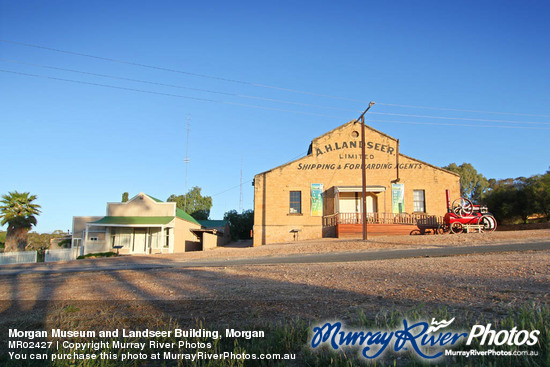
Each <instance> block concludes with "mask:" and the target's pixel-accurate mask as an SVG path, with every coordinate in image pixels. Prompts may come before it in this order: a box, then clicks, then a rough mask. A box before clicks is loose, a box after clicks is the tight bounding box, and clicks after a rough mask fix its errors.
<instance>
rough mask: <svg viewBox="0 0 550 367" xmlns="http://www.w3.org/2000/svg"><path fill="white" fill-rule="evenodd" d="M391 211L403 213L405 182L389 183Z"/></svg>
mask: <svg viewBox="0 0 550 367" xmlns="http://www.w3.org/2000/svg"><path fill="white" fill-rule="evenodd" d="M391 199H392V212H393V213H403V212H404V211H405V184H392V185H391Z"/></svg>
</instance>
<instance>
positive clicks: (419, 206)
mask: <svg viewBox="0 0 550 367" xmlns="http://www.w3.org/2000/svg"><path fill="white" fill-rule="evenodd" d="M413 200H414V211H415V212H421V213H425V212H426V199H425V195H424V190H414V191H413Z"/></svg>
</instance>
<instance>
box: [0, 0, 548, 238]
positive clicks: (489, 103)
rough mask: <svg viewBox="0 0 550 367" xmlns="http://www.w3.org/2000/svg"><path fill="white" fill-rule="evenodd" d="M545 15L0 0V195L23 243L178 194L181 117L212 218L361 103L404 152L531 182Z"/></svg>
mask: <svg viewBox="0 0 550 367" xmlns="http://www.w3.org/2000/svg"><path fill="white" fill-rule="evenodd" d="M549 11H550V4H549V3H547V2H542V1H539V2H535V1H524V2H506V1H484V2H442V1H421V2H410V1H392V2H369V1H357V2H354V1H347V2H346V1H344V2H334V1H326V2H323V1H315V2H295V1H293V2H290V1H277V2H258V1H250V2H248V1H239V2H213V1H208V2H201V3H200V4H199V2H196V1H192V2H191V1H189V2H185V1H157V2H140V1H132V2H130V1H117V2H113V1H109V2H107V1H94V2H84V1H49V2H44V1H19V2H14V1H5V0H0V39H1V40H3V41H1V42H0V59H1V60H0V70H2V72H0V108H1V111H2V117H1V119H0V121H1V122H0V123H1V131H2V138H3V139H2V144H1V145H0V154H1V156H2V157H3V160H2V169H3V172H2V177H3V178H2V180H1V181H0V193H2V194H3V193H7V192H8V191H13V190H18V191H29V192H31V193H33V194H36V195H38V203H39V204H40V205H42V208H43V213H42V215H41V216H40V217H39V219H38V226H37V228H36V230H38V231H39V232H49V231H52V230H55V229H62V230H67V229H70V227H71V220H72V216H73V215H104V213H105V207H106V202H110V201H119V200H120V198H121V195H122V193H123V192H125V191H128V192H129V193H130V195H131V196H133V195H135V194H137V193H138V192H140V191H143V192H146V193H148V194H150V195H152V196H155V197H157V198H159V199H166V198H167V197H168V196H169V195H170V194H173V193H174V194H183V193H184V192H185V181H186V180H185V164H184V162H183V159H184V158H185V152H186V124H187V116H189V118H190V124H191V128H190V129H191V130H190V143H189V157H190V160H191V161H190V163H189V166H188V176H187V177H188V178H187V182H188V184H187V186H188V188H191V187H192V186H200V187H202V190H203V193H204V194H207V195H212V196H213V201H214V207H213V209H212V212H211V218H214V219H219V218H221V217H222V216H223V213H224V212H226V211H228V210H231V209H238V208H239V183H240V171H241V162H242V171H243V181H244V183H243V207H244V209H250V208H252V206H253V188H252V186H251V184H250V180H251V179H252V178H253V176H254V175H255V174H257V173H260V172H262V171H265V170H268V169H270V168H273V167H275V166H278V165H280V164H283V163H285V162H287V161H289V160H292V159H295V158H297V157H299V156H300V155H304V154H305V153H306V151H307V148H308V145H309V143H310V141H311V140H312V139H313V138H315V137H317V136H319V135H321V134H323V133H325V132H326V131H329V130H331V129H333V128H335V127H337V126H339V125H341V124H343V123H345V122H347V121H350V120H352V119H354V118H356V117H357V116H358V115H359V114H360V113H361V112H362V111H363V110H364V109H365V108H366V106H367V105H368V102H369V101H371V100H373V101H376V102H377V104H376V105H375V106H374V107H373V108H372V109H371V111H370V112H369V115H368V116H367V123H368V124H370V125H371V126H373V127H374V128H376V129H378V130H381V131H383V132H385V133H387V134H389V135H391V136H394V137H396V138H399V139H400V141H401V152H402V153H404V154H407V155H409V156H412V157H415V158H418V159H420V160H423V161H427V162H429V163H432V164H434V165H439V166H444V165H447V164H449V163H451V162H456V163H458V164H460V163H462V162H469V163H472V164H473V165H474V167H476V168H477V170H478V171H479V172H481V173H483V174H484V175H485V176H486V177H488V178H507V177H518V176H530V175H533V174H538V173H544V172H545V171H546V170H547V169H548V168H549V166H550V160H549V159H548V158H549V157H550V144H549V140H550V139H549V138H550V68H548V60H550V52H549V51H550V50H549V49H550V24H549V22H547V17H548V14H549ZM5 41H10V42H5ZM14 42H15V43H14ZM23 44H26V46H25V45H23ZM29 45H35V46H41V47H45V48H50V49H45V48H38V47H30V46H29ZM52 49H56V50H58V51H54V50H52ZM60 51H70V52H72V53H66V52H60ZM74 53H79V54H85V55H91V56H97V57H100V58H92V57H85V56H83V55H76V54H74ZM101 58H105V59H112V60H119V61H124V63H121V62H115V61H108V60H105V59H101ZM137 64H141V65H148V66H154V67H156V69H155V68H150V67H143V66H139V65H137ZM52 67H55V68H58V69H52ZM59 69H65V70H59ZM162 69H169V70H171V71H169V70H162ZM67 70H75V71H79V72H80V73H76V72H70V71H67ZM82 72H85V73H89V74H83V73H82ZM91 74H103V75H110V76H114V77H116V78H118V79H113V78H107V77H100V76H97V75H91ZM198 75H202V76H198ZM204 76H211V77H204ZM213 77H216V78H213ZM122 78H126V79H124V80H123V79H122ZM60 79H64V80H60ZM127 79H135V80H140V81H147V82H150V83H148V84H146V83H143V82H136V81H130V80H127ZM67 80H70V81H67ZM155 83H156V84H155ZM99 84H100V85H99ZM105 85H109V86H111V87H106V86H105ZM167 85H171V86H167ZM113 87H116V88H113ZM275 87H276V88H275ZM199 89H200V90H199ZM137 90H140V91H141V92H140V91H137ZM297 91H301V92H309V93H299V92H297ZM213 92H216V93H213ZM273 100H277V101H273ZM394 105H407V106H428V107H434V108H436V109H422V108H416V107H415V108H413V107H399V106H394ZM443 108H450V109H456V110H460V111H455V110H444V109H443ZM466 110H468V111H492V112H499V113H498V114H496V113H485V112H467V111H466ZM443 118H445V119H443ZM396 121H398V122H396ZM486 126H493V127H486Z"/></svg>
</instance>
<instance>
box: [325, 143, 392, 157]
mask: <svg viewBox="0 0 550 367" xmlns="http://www.w3.org/2000/svg"><path fill="white" fill-rule="evenodd" d="M362 145H363V144H362V143H361V142H360V141H353V140H351V141H343V142H334V143H329V144H325V145H321V146H319V147H316V148H315V155H317V156H320V155H321V154H325V153H329V152H334V151H336V150H341V149H352V148H361V147H362ZM365 149H371V150H377V151H379V152H384V153H387V154H395V148H393V147H390V146H389V145H386V144H380V143H375V142H372V141H367V142H366V143H365Z"/></svg>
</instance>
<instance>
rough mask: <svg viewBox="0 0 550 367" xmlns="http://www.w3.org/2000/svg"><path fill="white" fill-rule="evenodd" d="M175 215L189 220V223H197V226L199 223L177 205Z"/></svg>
mask: <svg viewBox="0 0 550 367" xmlns="http://www.w3.org/2000/svg"><path fill="white" fill-rule="evenodd" d="M176 217H178V218H180V219H183V220H186V221H188V222H191V223H195V224H198V225H199V226H200V225H201V224H200V223H199V222H197V221H196V220H195V218H193V217H192V216H190V215H189V214H187V213H186V212H184V211H183V210H181V209H180V208H177V207H176Z"/></svg>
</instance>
